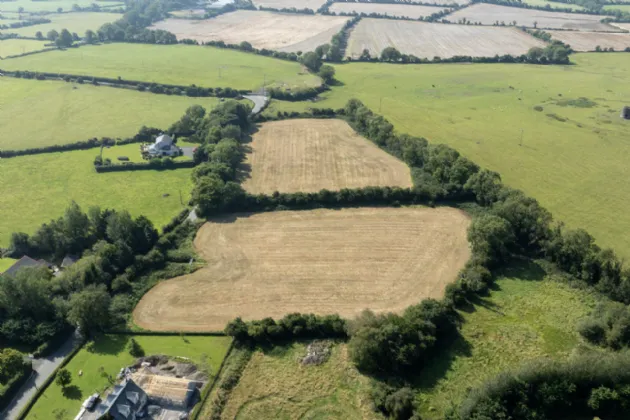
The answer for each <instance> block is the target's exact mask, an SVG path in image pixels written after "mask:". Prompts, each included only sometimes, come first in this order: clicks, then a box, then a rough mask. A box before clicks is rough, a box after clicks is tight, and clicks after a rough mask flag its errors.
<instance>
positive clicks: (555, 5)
mask: <svg viewBox="0 0 630 420" xmlns="http://www.w3.org/2000/svg"><path fill="white" fill-rule="evenodd" d="M522 2H523V3H525V4H530V5H532V6H538V7H547V5H549V7H551V8H552V9H567V8H571V9H573V10H584V7H582V6H579V5H577V4H567V3H560V2H556V1H547V0H522Z"/></svg>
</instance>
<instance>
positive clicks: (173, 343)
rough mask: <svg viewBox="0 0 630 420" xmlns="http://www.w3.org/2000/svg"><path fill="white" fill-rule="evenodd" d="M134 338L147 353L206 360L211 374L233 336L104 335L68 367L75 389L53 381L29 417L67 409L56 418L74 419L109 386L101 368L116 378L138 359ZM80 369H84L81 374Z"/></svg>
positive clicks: (45, 419)
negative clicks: (131, 351) (131, 344)
mask: <svg viewBox="0 0 630 420" xmlns="http://www.w3.org/2000/svg"><path fill="white" fill-rule="evenodd" d="M132 337H133V338H134V339H135V340H136V341H137V342H138V344H140V347H142V349H143V350H144V351H145V354H146V355H147V356H149V355H155V354H163V355H166V356H172V357H186V358H189V359H191V360H192V361H193V362H194V363H197V364H200V363H202V361H203V359H205V360H206V363H207V364H208V368H209V372H210V374H213V373H214V374H216V372H217V370H218V368H219V366H220V365H221V361H222V360H223V359H224V358H225V355H226V353H227V350H228V347H229V346H230V341H231V338H230V337H179V336H168V337H164V336H126V335H106V336H100V337H99V338H97V339H96V341H95V342H94V345H93V351H91V352H90V351H89V350H88V349H87V348H86V347H85V346H84V347H83V348H82V349H81V350H79V352H78V353H77V354H76V356H74V357H73V358H72V359H71V360H70V362H69V363H68V365H67V366H66V369H68V370H69V371H70V374H71V375H72V385H70V387H69V388H70V389H71V391H70V392H66V395H64V393H63V392H62V390H61V387H60V386H59V385H57V384H55V383H53V384H51V385H50V386H49V387H48V388H46V391H44V393H43V394H42V396H41V397H40V398H39V399H38V400H37V402H36V403H35V405H34V406H33V408H32V409H31V411H30V412H29V413H28V416H27V417H26V418H28V419H36V420H49V419H51V418H53V417H52V416H51V413H53V412H54V411H57V412H59V411H62V410H65V411H64V412H63V414H62V415H61V416H60V417H54V418H56V419H60V420H72V419H74V418H75V416H76V415H77V413H78V412H79V410H80V408H81V404H82V403H83V401H84V400H85V399H87V398H88V397H89V396H90V395H92V394H93V393H94V392H98V393H100V392H101V391H103V390H105V389H106V388H108V387H109V383H108V381H107V378H106V377H103V376H102V375H101V374H100V373H99V370H100V369H103V370H104V371H105V372H107V373H108V374H109V375H112V376H114V377H116V375H117V374H118V372H119V371H120V369H121V368H123V367H126V366H129V365H131V364H132V363H133V362H134V360H135V358H134V357H132V356H131V355H130V354H129V351H128V342H129V340H130V339H131V338H132ZM79 371H83V374H82V375H81V376H79Z"/></svg>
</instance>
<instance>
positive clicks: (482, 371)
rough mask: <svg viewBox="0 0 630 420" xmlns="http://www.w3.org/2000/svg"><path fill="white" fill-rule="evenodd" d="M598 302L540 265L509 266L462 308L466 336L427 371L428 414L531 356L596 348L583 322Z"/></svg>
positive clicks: (424, 409) (424, 401)
mask: <svg viewBox="0 0 630 420" xmlns="http://www.w3.org/2000/svg"><path fill="white" fill-rule="evenodd" d="M595 304H596V298H595V297H594V296H592V295H590V294H589V293H588V292H586V291H583V290H577V289H572V288H571V287H569V286H568V285H566V284H564V283H560V282H557V281H554V280H552V279H551V278H550V277H546V276H544V272H542V270H541V269H540V268H539V267H537V266H536V265H535V264H532V265H531V266H529V267H527V266H523V267H513V268H512V269H510V270H508V271H507V272H506V273H505V276H504V277H501V278H500V279H499V280H498V282H497V290H495V291H493V292H491V295H490V296H489V297H487V298H483V299H480V300H479V301H478V303H477V304H476V305H475V306H474V308H472V307H471V308H470V309H469V310H467V311H461V315H462V316H463V319H464V323H463V325H462V329H461V338H460V339H458V340H456V342H455V343H454V344H453V345H451V346H450V347H448V348H447V349H446V350H445V351H444V352H443V353H441V356H440V358H438V360H436V361H435V362H432V363H431V364H430V366H429V367H428V368H426V369H425V370H423V371H422V374H421V377H420V379H419V383H418V388H419V389H420V391H419V394H418V399H417V401H418V404H419V407H420V414H421V415H422V418H423V419H440V418H443V417H442V414H443V413H444V410H446V409H448V408H449V407H450V406H451V404H455V405H458V404H459V403H460V402H461V400H462V399H463V398H464V397H465V396H466V394H467V391H468V389H470V388H474V387H476V386H478V385H480V384H481V383H483V382H484V381H485V380H487V379H490V378H491V377H493V376H494V375H496V374H498V373H499V372H501V371H504V370H507V369H512V368H516V367H518V366H519V365H520V364H521V363H523V362H525V361H527V360H530V359H535V358H540V357H552V358H567V357H568V356H570V355H571V354H573V353H574V352H579V351H590V350H592V348H591V347H590V346H589V345H587V344H585V343H584V342H583V340H582V339H581V337H580V336H579V334H578V332H577V323H578V322H579V321H580V320H581V319H582V318H584V317H585V316H587V315H588V313H589V311H590V309H591V308H592V307H594V306H595Z"/></svg>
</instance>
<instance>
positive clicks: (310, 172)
mask: <svg viewBox="0 0 630 420" xmlns="http://www.w3.org/2000/svg"><path fill="white" fill-rule="evenodd" d="M248 146H249V147H250V148H251V151H250V153H248V154H247V158H246V161H245V164H246V167H247V168H248V173H247V175H246V176H247V178H246V179H245V180H244V182H243V188H245V190H246V191H248V192H250V193H252V194H261V193H263V194H271V193H273V192H275V191H279V192H300V191H301V192H317V191H320V190H321V189H324V188H325V189H328V190H331V191H337V190H340V189H342V188H359V187H367V186H390V187H411V186H412V182H411V174H410V170H409V167H408V166H407V165H406V164H405V163H404V162H402V161H400V160H398V159H396V158H395V157H393V156H392V155H390V154H389V153H386V152H384V151H382V150H381V149H379V148H378V147H377V146H376V145H375V144H374V143H372V142H371V141H369V140H367V139H365V138H363V137H361V136H360V135H359V134H357V133H356V132H355V131H354V130H353V129H352V128H351V127H350V126H349V125H348V123H346V122H345V121H343V120H335V119H330V120H320V119H295V120H284V121H274V122H268V123H264V124H262V125H261V126H260V127H259V130H258V132H257V133H255V134H254V136H253V139H252V142H251V143H250V144H249V145H248Z"/></svg>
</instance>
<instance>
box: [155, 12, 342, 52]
mask: <svg viewBox="0 0 630 420" xmlns="http://www.w3.org/2000/svg"><path fill="white" fill-rule="evenodd" d="M347 20H348V18H347V17H341V16H322V15H317V16H314V15H299V14H294V13H271V12H260V11H252V10H238V11H236V12H232V13H226V14H223V15H220V16H218V17H216V18H212V19H206V20H189V19H167V20H164V21H161V22H157V23H155V24H154V25H153V26H152V27H151V28H153V29H164V30H166V31H169V32H172V33H174V34H175V35H177V39H184V38H189V39H194V40H197V41H199V42H207V41H223V42H225V43H226V44H240V43H241V42H243V41H247V42H249V43H250V44H252V45H253V46H254V48H260V49H262V48H266V49H268V50H277V51H285V52H297V51H302V52H307V51H312V50H314V49H315V48H317V47H318V46H320V45H322V44H326V43H329V42H330V40H331V39H332V37H333V35H335V34H336V33H338V32H339V31H340V30H341V28H342V27H343V25H344V23H345V22H346V21H347Z"/></svg>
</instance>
